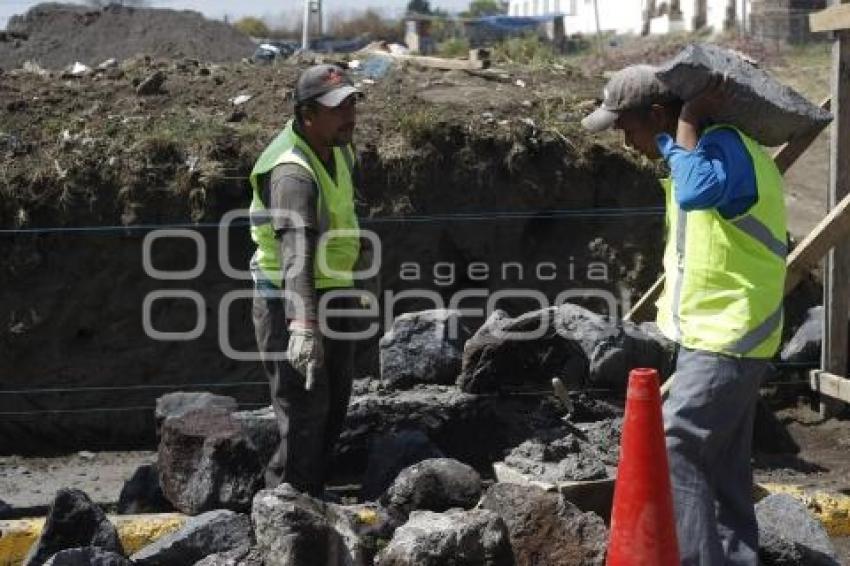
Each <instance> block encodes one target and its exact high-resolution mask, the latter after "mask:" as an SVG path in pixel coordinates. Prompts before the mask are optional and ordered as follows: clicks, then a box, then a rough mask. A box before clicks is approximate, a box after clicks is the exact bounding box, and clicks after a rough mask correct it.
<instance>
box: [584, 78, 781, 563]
mask: <svg viewBox="0 0 850 566" xmlns="http://www.w3.org/2000/svg"><path fill="white" fill-rule="evenodd" d="M726 90H727V89H726V88H725V87H724V85H723V81H716V82H715V84H714V85H713V86H712V87H709V89H708V90H707V91H706V92H704V93H703V94H701V95H699V96H698V97H697V98H695V99H694V100H691V101H687V102H684V103H683V102H682V101H680V100H677V98H676V97H675V96H673V94H672V93H671V92H670V91H669V90H668V89H667V88H666V87H665V85H664V84H663V83H662V82H661V81H659V80H658V78H657V77H656V74H655V69H654V68H653V67H650V66H647V65H636V66H633V67H628V68H626V69H623V70H622V71H619V72H618V73H616V74H615V75H614V76H613V77H612V78H611V80H610V81H609V82H608V84H607V86H606V87H605V92H604V100H603V102H602V105H601V106H600V107H599V108H598V109H597V110H596V111H594V112H593V113H592V114H591V115H589V116H588V117H587V118H585V119H584V120H583V121H582V124H583V125H584V127H585V128H587V129H588V130H590V131H593V132H599V131H602V130H605V129H607V128H611V127H614V128H617V129H620V130H622V131H623V132H624V134H625V140H626V143H627V144H628V145H630V146H632V147H633V148H635V149H637V150H638V151H640V152H641V153H643V154H644V155H646V156H648V157H650V158H658V157H661V158H663V159H664V160H665V161H666V162H667V164H668V165H669V167H670V177H669V178H668V179H664V180H662V182H661V185H662V187H663V189H664V193H665V202H666V210H667V242H666V247H665V252H664V272H665V275H666V278H665V286H664V292H663V294H662V296H661V298H660V299H659V301H658V303H657V306H658V319H657V322H658V326H659V328H660V329H661V331H662V332H663V333H664V334H665V335H666V336H667V337H668V338H669V339H671V340H673V341H674V342H676V344H677V345H678V355H677V360H676V378H675V381H674V382H673V386H672V388H671V390H670V395H669V398H668V399H667V400H666V401H665V403H664V429H665V436H666V440H667V455H668V459H669V464H670V474H671V481H672V486H673V501H674V506H675V512H676V529H677V534H678V537H677V538H678V544H679V550H680V556H681V561H682V564H688V565H691V564H693V565H703V566H714V565H721V564H741V565H744V564H746V565H752V566H755V565H756V564H758V556H757V553H758V528H757V525H756V518H755V513H754V510H753V501H752V469H751V465H750V456H751V448H752V446H751V445H752V432H753V419H754V417H755V408H756V403H757V401H758V391H759V384H760V383H761V381H762V380H763V379H764V378H765V377H766V375H767V374H768V372H769V371H770V363H769V361H770V359H771V358H772V357H773V355H774V354H775V352H776V350H777V348H778V346H779V340H780V336H781V333H782V298H783V288H784V279H785V255H786V244H785V205H784V199H783V195H782V178H781V175H780V173H779V171H778V170H777V168H776V166H775V165H774V163H773V160H772V159H771V158H770V156H768V155H767V154H766V153H765V152H764V150H762V148H761V147H760V146H759V145H758V143H756V142H755V141H753V140H752V139H751V138H750V137H749V136H747V135H746V133H744V132H741V131H740V130H738V129H736V128H734V127H732V126H729V125H724V124H711V116H712V115H713V114H714V113H715V111H716V109H717V108H718V107H719V105H720V104H721V103H728V102H729V100H728V97H729V94H728V93H727V92H726Z"/></svg>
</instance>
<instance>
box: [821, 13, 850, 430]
mask: <svg viewBox="0 0 850 566" xmlns="http://www.w3.org/2000/svg"><path fill="white" fill-rule="evenodd" d="M842 7H845V8H850V5H848V4H847V0H844V3H843V6H842ZM834 15H836V14H835V13H834ZM848 27H850V26H848ZM832 114H833V116H834V120H833V123H832V128H831V130H830V134H831V135H830V175H829V194H828V198H827V205H828V207H829V209H830V210H832V209H834V208H835V207H836V206H837V205H838V204H839V203H840V202H841V200H842V199H844V198H845V197H846V196H847V195H848V194H850V159H848V156H850V29H845V30H844V31H838V32H836V33H835V43H834V45H833V47H832ZM848 283H850V245H848V242H847V240H846V239H843V240H841V241H839V242H837V243H836V245H835V248H834V249H833V250H832V251H831V252H830V253H829V255H828V256H827V261H826V264H825V266H824V285H823V304H824V339H823V350H822V352H821V369H823V370H824V371H826V372H830V373H833V374H835V375H847V339H848V335H847V308H848V306H850V296H848ZM820 408H821V415H822V416H823V417H829V416H832V415H833V414H835V413H836V412H837V411H838V410H839V408H840V407H838V406H837V404H836V403H831V402H829V400H827V399H824V400H823V402H822V403H821V407H820Z"/></svg>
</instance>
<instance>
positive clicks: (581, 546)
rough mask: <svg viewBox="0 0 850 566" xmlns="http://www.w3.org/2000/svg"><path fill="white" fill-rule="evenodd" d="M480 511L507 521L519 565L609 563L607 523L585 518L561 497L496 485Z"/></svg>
mask: <svg viewBox="0 0 850 566" xmlns="http://www.w3.org/2000/svg"><path fill="white" fill-rule="evenodd" d="M480 507H481V508H483V509H489V510H490V511H493V512H494V513H496V514H497V515H499V516H500V517H501V518H502V520H504V521H505V524H506V525H507V527H508V531H509V533H510V538H511V545H512V547H513V551H514V557H515V558H516V564H517V566H537V565H541V564H557V565H558V566H595V565H598V566H602V565H603V564H604V563H605V549H606V547H607V544H608V530H607V529H606V528H605V523H604V522H603V521H602V519H601V518H600V517H599V516H598V515H596V514H594V513H582V512H581V511H580V510H579V509H578V508H577V507H576V506H575V505H573V504H572V503H570V502H569V501H566V500H565V499H564V498H563V497H562V496H561V495H559V494H557V493H552V492H548V491H544V490H543V489H541V488H539V487H533V486H523V485H518V484H512V483H497V484H494V485H493V486H491V487H490V489H488V490H487V493H485V494H484V497H483V498H482V500H481V505H480Z"/></svg>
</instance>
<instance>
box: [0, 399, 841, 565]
mask: <svg viewBox="0 0 850 566" xmlns="http://www.w3.org/2000/svg"><path fill="white" fill-rule="evenodd" d="M777 416H778V417H779V419H780V420H781V421H782V422H783V423H784V424H786V426H787V427H788V430H789V432H790V433H791V435H792V437H793V438H794V440H795V441H796V442H797V444H799V446H800V448H801V450H800V453H799V454H797V455H795V456H792V455H782V456H779V457H777V456H764V455H758V456H757V457H756V460H755V462H756V469H755V481H756V483H758V484H763V485H768V486H776V485H779V486H787V487H792V488H799V489H800V490H802V491H803V492H804V493H805V494H807V495H812V496H813V495H815V494H824V495H827V496H829V495H839V496H850V458H847V449H848V447H849V446H850V421H848V420H846V419H829V420H827V421H824V420H823V419H821V417H820V415H819V414H818V413H817V412H816V411H814V410H812V408H811V407H810V406H809V405H808V404H807V403H806V402H801V403H800V404H799V405H798V406H796V407H788V408H785V409H782V410H780V411H778V412H777ZM155 461H156V452H154V451H132V452H98V453H92V452H80V453H75V454H70V455H67V456H60V457H52V458H51V457H44V458H34V457H21V456H3V457H0V493H2V494H3V499H4V500H5V502H6V503H8V504H10V505H12V506H13V507H14V508H15V509H16V511H15V513H14V516H15V517H16V518H23V517H38V516H44V514H45V512H46V510H47V507H48V505H49V504H50V501H51V500H52V498H53V495H54V494H55V492H56V490H58V489H60V488H62V487H70V488H76V489H80V490H82V491H84V492H86V493H87V494H89V495H90V496H91V498H92V500H93V501H95V502H96V503H98V504H100V505H102V506H103V507H104V508H105V509H106V510H108V511H110V512H114V510H115V509H116V506H117V503H118V496H119V494H120V492H121V487H122V486H123V484H124V482H125V481H127V480H128V479H129V478H130V476H131V475H132V474H133V472H134V471H135V470H136V468H137V467H138V466H141V465H143V464H149V463H152V462H155ZM846 511H847V512H850V509H847V510H846ZM831 538H832V541H833V543H834V544H835V547H836V549H837V550H838V552H839V555H840V556H841V558H842V561H843V563H844V564H850V533H845V534H844V535H834V536H832V537H831Z"/></svg>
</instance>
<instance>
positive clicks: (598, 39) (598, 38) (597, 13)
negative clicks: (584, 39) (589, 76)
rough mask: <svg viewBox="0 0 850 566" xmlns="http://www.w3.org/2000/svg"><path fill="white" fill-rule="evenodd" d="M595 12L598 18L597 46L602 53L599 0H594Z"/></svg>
mask: <svg viewBox="0 0 850 566" xmlns="http://www.w3.org/2000/svg"><path fill="white" fill-rule="evenodd" d="M593 14H594V17H595V18H596V48H597V49H598V50H599V54H600V55H602V28H601V26H600V25H599V0H593Z"/></svg>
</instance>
